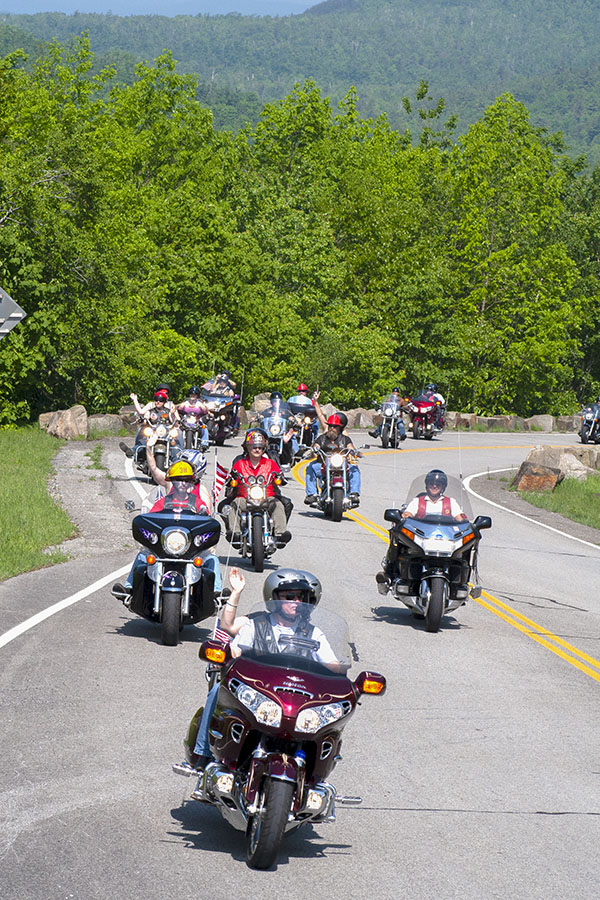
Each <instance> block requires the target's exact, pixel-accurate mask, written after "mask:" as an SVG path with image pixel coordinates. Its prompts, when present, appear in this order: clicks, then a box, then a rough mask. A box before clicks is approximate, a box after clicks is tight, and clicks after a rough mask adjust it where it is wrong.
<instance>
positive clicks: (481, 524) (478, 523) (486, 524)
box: [473, 516, 492, 531]
mask: <svg viewBox="0 0 600 900" xmlns="http://www.w3.org/2000/svg"><path fill="white" fill-rule="evenodd" d="M473 525H474V526H475V528H476V529H477V530H478V531H483V529H484V528H491V527H492V520H491V518H490V516H477V518H476V519H475V521H474V522H473Z"/></svg>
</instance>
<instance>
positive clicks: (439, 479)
mask: <svg viewBox="0 0 600 900" xmlns="http://www.w3.org/2000/svg"><path fill="white" fill-rule="evenodd" d="M432 484H441V486H442V490H443V491H445V490H446V488H447V487H448V476H447V475H446V473H445V472H442V470H441V469H431V471H430V472H428V473H427V475H426V476H425V487H426V488H428V487H430V486H431V485H432Z"/></svg>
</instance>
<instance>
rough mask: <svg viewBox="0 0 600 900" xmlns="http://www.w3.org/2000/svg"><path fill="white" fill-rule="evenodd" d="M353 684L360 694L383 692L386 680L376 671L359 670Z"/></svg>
mask: <svg viewBox="0 0 600 900" xmlns="http://www.w3.org/2000/svg"><path fill="white" fill-rule="evenodd" d="M354 686H355V688H356V689H357V691H358V692H359V693H360V694H385V688H386V680H385V678H384V676H383V675H379V674H378V673H377V672H361V673H360V675H359V676H358V678H357V679H356V681H355V682H354Z"/></svg>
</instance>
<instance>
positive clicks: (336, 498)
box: [331, 487, 344, 522]
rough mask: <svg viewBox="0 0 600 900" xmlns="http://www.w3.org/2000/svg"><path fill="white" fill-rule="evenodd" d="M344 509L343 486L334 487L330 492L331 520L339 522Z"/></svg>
mask: <svg viewBox="0 0 600 900" xmlns="http://www.w3.org/2000/svg"><path fill="white" fill-rule="evenodd" d="M343 511H344V488H342V487H334V488H333V490H332V492H331V521H332V522H341V520H342V513H343Z"/></svg>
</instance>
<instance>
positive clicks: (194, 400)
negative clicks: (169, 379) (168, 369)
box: [177, 384, 210, 450]
mask: <svg viewBox="0 0 600 900" xmlns="http://www.w3.org/2000/svg"><path fill="white" fill-rule="evenodd" d="M177 413H178V415H179V417H180V418H181V417H182V416H193V417H194V418H195V419H196V420H197V421H198V422H199V423H200V424H201V425H202V430H201V435H202V445H201V446H202V450H208V447H209V443H210V441H209V436H208V428H207V427H206V423H205V422H203V421H202V419H201V416H206V415H209V414H210V413H209V409H208V406H206V404H205V403H203V402H202V400H201V399H200V388H199V387H197V385H195V384H193V385H192V386H191V388H190V389H189V391H188V395H187V399H186V400H184V401H183V403H180V404H179V406H178V407H177Z"/></svg>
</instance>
